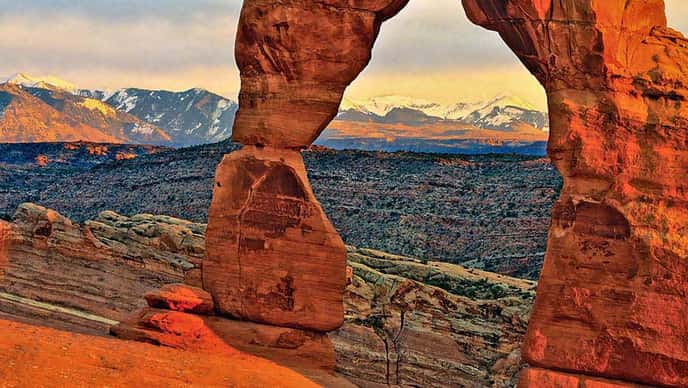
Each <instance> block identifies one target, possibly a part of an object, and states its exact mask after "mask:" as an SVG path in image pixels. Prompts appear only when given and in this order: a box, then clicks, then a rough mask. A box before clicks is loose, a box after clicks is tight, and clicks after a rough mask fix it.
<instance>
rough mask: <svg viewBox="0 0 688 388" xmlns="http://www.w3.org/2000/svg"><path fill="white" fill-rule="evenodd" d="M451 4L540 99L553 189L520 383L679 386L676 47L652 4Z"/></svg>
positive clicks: (682, 330)
mask: <svg viewBox="0 0 688 388" xmlns="http://www.w3.org/2000/svg"><path fill="white" fill-rule="evenodd" d="M463 3H464V8H465V10H466V13H467V14H468V16H469V18H470V19H471V20H472V21H473V22H475V23H477V24H479V25H481V26H483V27H486V28H488V29H490V30H494V31H497V32H499V34H500V35H501V37H502V38H503V39H504V40H505V41H506V43H507V44H508V45H509V46H510V47H511V49H512V50H513V51H514V52H515V53H516V54H517V55H518V57H519V58H520V59H521V61H522V62H523V63H524V64H525V66H526V67H527V68H528V69H529V70H530V71H531V72H532V73H533V74H534V75H535V76H536V77H537V78H538V80H539V81H540V82H541V83H542V84H543V86H544V87H545V89H546V91H547V95H548V99H549V109H550V118H551V125H550V129H551V134H550V143H549V149H548V151H549V155H550V157H551V158H552V160H553V161H554V163H555V164H556V166H557V168H558V169H559V170H560V171H561V173H562V175H563V177H564V182H565V183H564V188H563V192H562V194H561V198H560V200H559V202H558V203H557V204H556V206H555V208H554V210H553V213H552V225H551V228H550V234H549V243H548V252H547V257H546V259H545V265H544V268H543V271H542V275H541V278H540V283H539V287H538V292H537V300H536V304H535V308H534V311H533V314H532V317H531V321H530V326H529V333H528V335H527V339H526V343H525V345H524V351H523V354H524V356H525V358H526V360H527V361H528V362H529V363H530V364H531V365H532V366H535V367H539V368H543V369H531V370H529V371H528V372H526V373H525V375H524V376H523V378H522V380H521V381H522V385H523V386H529V387H530V386H532V387H548V386H586V387H588V386H597V385H596V382H595V381H596V380H594V379H590V378H587V377H580V376H578V377H576V376H574V375H568V376H567V375H565V374H562V373H558V372H552V371H568V372H572V373H574V374H583V375H588V376H591V375H592V376H598V377H606V378H610V379H619V380H624V381H629V382H635V383H644V384H650V385H662V386H687V385H688V320H686V319H685V317H686V316H688V179H686V178H688V103H687V102H686V98H688V88H687V87H688V83H687V82H686V81H687V78H688V73H687V72H686V68H687V66H688V41H687V40H686V39H685V38H684V37H683V36H682V35H681V34H680V33H678V32H676V31H673V30H671V29H669V28H667V27H666V18H665V14H664V3H663V1H662V0H563V1H553V0H463ZM556 384H560V385H556ZM604 386H607V385H604ZM619 386H621V385H619ZM623 386H625V385H623Z"/></svg>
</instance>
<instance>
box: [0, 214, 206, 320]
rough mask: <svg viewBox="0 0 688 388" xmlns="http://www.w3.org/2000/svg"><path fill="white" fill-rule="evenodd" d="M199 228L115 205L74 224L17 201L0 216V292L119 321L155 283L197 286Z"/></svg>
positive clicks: (201, 227)
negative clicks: (6, 217) (10, 213)
mask: <svg viewBox="0 0 688 388" xmlns="http://www.w3.org/2000/svg"><path fill="white" fill-rule="evenodd" d="M204 232H205V226H204V225H200V224H193V223H191V222H188V221H183V220H178V219H174V218H171V217H165V216H152V215H137V216H133V217H125V216H121V215H118V214H115V213H113V212H103V213H101V214H100V216H99V217H98V218H97V219H95V220H92V221H87V222H86V223H85V224H84V225H75V224H73V223H72V222H71V220H69V219H67V218H65V217H63V216H62V215H60V214H58V213H57V212H55V211H52V210H49V209H45V208H43V207H40V206H37V205H34V204H28V203H27V204H22V205H21V206H19V208H18V209H17V211H16V213H15V215H14V217H13V221H12V222H11V223H9V222H5V221H0V292H4V293H8V294H12V295H17V296H21V297H25V298H28V299H35V300H39V301H42V302H46V303H50V304H53V305H57V306H62V307H67V308H74V309H77V310H82V311H88V312H92V313H94V314H97V315H101V316H105V317H108V318H110V319H114V320H121V319H124V318H125V317H127V316H128V315H129V314H130V313H132V312H133V311H134V310H136V309H137V308H142V307H144V306H145V301H144V300H143V298H142V297H143V295H144V294H145V293H146V292H148V291H150V290H153V289H156V288H159V287H160V285H161V284H168V283H180V282H184V281H185V279H186V280H187V282H188V283H191V284H193V285H200V284H198V283H200V263H201V261H202V259H203V254H204V247H203V244H204ZM3 252H4V253H3ZM14 308H15V307H13V306H10V305H4V304H0V311H4V310H8V311H5V312H8V313H12V312H14V311H11V310H13V309H14Z"/></svg>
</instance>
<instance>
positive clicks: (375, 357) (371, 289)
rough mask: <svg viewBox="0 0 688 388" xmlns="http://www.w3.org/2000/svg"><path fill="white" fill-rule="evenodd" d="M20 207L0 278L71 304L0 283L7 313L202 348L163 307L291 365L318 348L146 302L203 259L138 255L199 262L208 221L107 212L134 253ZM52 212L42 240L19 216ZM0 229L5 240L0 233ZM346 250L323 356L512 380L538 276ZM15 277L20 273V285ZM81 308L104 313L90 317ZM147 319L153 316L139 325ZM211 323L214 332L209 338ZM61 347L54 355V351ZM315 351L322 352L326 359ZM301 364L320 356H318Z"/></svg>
mask: <svg viewBox="0 0 688 388" xmlns="http://www.w3.org/2000/svg"><path fill="white" fill-rule="evenodd" d="M22 209H32V211H28V210H23V211H18V212H17V214H16V217H15V220H14V221H13V222H11V223H7V222H0V232H2V231H4V232H2V233H0V241H5V243H3V244H1V245H0V249H2V248H5V251H6V254H5V255H2V254H0V274H3V275H2V276H0V286H1V287H3V289H4V290H9V291H10V292H11V293H14V294H16V296H17V297H21V298H27V299H31V300H38V301H42V302H43V304H41V306H44V305H49V306H50V305H51V304H52V305H54V306H56V307H69V308H72V309H74V310H76V311H75V312H72V313H71V314H66V313H65V312H64V311H61V310H55V309H53V310H46V309H45V308H36V307H32V306H28V305H27V304H26V303H23V302H22V299H17V300H18V301H19V302H13V301H11V300H7V299H4V298H3V297H2V294H1V292H7V291H0V311H4V312H5V314H9V316H10V317H15V319H21V320H23V321H28V322H30V323H32V324H36V325H47V326H50V327H55V328H60V329H65V330H70V331H79V332H87V333H90V334H100V335H103V334H105V333H107V330H108V329H109V328H110V326H111V325H112V323H109V324H108V323H107V320H110V321H118V322H122V323H123V324H124V325H123V326H121V327H120V328H121V329H123V330H129V331H128V332H127V333H124V332H122V336H123V337H124V338H129V339H137V340H145V339H146V338H148V339H151V338H153V339H154V340H153V341H148V342H154V343H156V341H157V343H162V342H163V341H166V342H167V344H168V346H169V345H173V346H176V347H178V348H185V349H189V350H192V351H196V352H198V351H199V348H200V349H203V347H204V346H205V347H206V349H208V347H207V342H206V343H203V342H200V343H196V342H194V340H193V338H195V336H193V335H191V336H189V338H186V337H185V338H179V337H177V336H176V334H175V335H170V334H169V333H168V334H165V332H164V331H163V330H162V329H161V328H160V327H161V326H162V327H174V325H172V326H168V325H166V324H165V325H163V323H164V322H166V320H165V319H164V318H165V317H172V318H176V317H182V318H184V319H183V321H187V320H188V319H190V320H191V322H195V324H193V325H190V327H192V328H193V327H196V328H199V327H200V328H203V327H205V328H206V329H208V330H207V331H203V330H201V331H200V333H201V334H203V333H205V334H206V336H205V337H204V338H215V339H217V336H216V335H215V334H217V333H222V338H225V339H227V340H223V341H221V342H214V343H215V344H216V345H222V343H225V344H227V343H229V344H230V345H231V346H233V347H235V348H237V349H239V350H241V351H244V352H248V353H250V354H254V355H258V356H261V357H268V356H270V355H271V354H276V353H280V352H281V353H280V354H282V355H283V356H284V357H285V358H286V359H287V360H286V361H285V360H278V363H279V364H280V365H288V364H286V362H288V361H289V359H290V358H294V355H298V354H303V353H308V352H305V351H304V349H309V347H310V346H311V345H313V348H314V349H320V350H321V351H322V350H324V349H326V348H323V347H322V344H320V342H319V341H320V340H319V339H318V338H324V335H323V334H321V333H307V332H306V331H302V330H298V329H291V328H279V327H268V326H264V325H260V324H255V323H251V322H236V321H231V320H228V319H224V318H221V317H208V316H191V318H189V316H190V315H189V314H184V313H182V312H171V311H169V310H168V311H160V310H159V309H150V308H147V307H146V301H145V300H144V298H143V296H144V295H145V294H146V293H149V292H154V291H155V290H157V289H160V288H161V287H162V288H165V287H164V286H165V285H166V284H173V283H178V282H179V281H180V279H182V278H184V276H185V274H189V273H190V272H194V271H200V268H196V267H194V269H191V270H186V269H185V268H186V266H178V265H167V266H161V265H160V264H159V262H158V261H156V262H155V264H153V263H151V264H150V265H151V268H150V269H147V268H146V267H147V266H148V265H149V261H148V259H146V260H143V261H142V260H141V257H144V258H150V257H157V258H158V259H160V260H162V261H161V262H169V261H170V260H171V259H172V258H174V262H177V261H179V260H182V261H183V262H188V263H196V264H194V265H198V266H202V265H203V260H198V261H197V260H196V258H197V257H203V255H204V252H203V247H204V235H203V233H202V231H203V230H204V229H205V226H204V225H201V224H192V223H189V222H186V221H182V220H175V219H171V218H169V217H157V216H150V215H146V216H132V217H124V216H120V215H117V214H115V213H111V212H106V213H103V214H106V215H108V216H107V217H106V219H108V220H111V221H103V220H102V219H101V221H99V222H102V223H104V224H108V225H110V227H109V228H107V230H109V232H108V233H107V235H110V236H118V237H117V238H116V239H117V241H120V242H121V243H122V244H125V245H130V246H131V247H132V249H133V247H136V250H135V251H136V252H138V253H137V256H132V252H130V251H128V250H116V249H112V247H111V245H113V244H110V245H106V244H102V245H98V246H93V245H91V243H89V242H88V240H86V239H84V238H81V237H79V238H75V236H82V234H81V233H83V230H84V228H85V227H84V226H79V225H74V224H72V223H71V221H69V220H67V219H66V218H64V217H62V216H61V215H59V214H57V213H55V212H52V211H50V210H48V209H44V208H41V207H38V206H36V205H30V204H26V205H22ZM49 213H50V214H52V215H51V216H50V217H51V218H52V219H53V220H61V222H60V223H57V225H60V226H59V227H53V228H52V231H51V233H50V237H49V238H48V239H47V244H46V242H45V239H46V238H45V236H44V235H42V234H40V233H39V234H37V235H34V234H33V233H31V232H30V231H32V230H33V228H28V229H27V225H39V224H37V223H36V222H35V220H36V219H47V218H48V214H49ZM102 217H103V216H102V215H101V218H102ZM112 220H119V221H117V222H114V221H112ZM125 220H129V221H126V222H125ZM131 220H146V225H147V226H146V228H145V229H146V230H158V231H162V230H167V231H172V230H188V231H195V232H192V233H191V235H190V236H191V237H189V238H188V239H187V242H188V243H190V242H191V241H193V242H194V243H193V244H191V245H190V246H192V247H197V248H198V249H195V248H194V249H190V248H189V249H180V250H178V249H174V250H168V249H166V248H163V247H167V246H168V245H163V244H161V243H160V240H159V238H160V235H159V234H155V233H154V234H152V235H153V236H156V235H157V236H158V237H148V238H141V237H140V235H139V234H136V233H133V232H132V231H131V229H132V227H133V226H134V225H137V224H138V222H133V221H131ZM87 224H92V222H87ZM40 225H47V224H40ZM52 225H56V223H55V222H53V224H52ZM64 225H70V226H69V228H67V227H66V226H64ZM175 225H176V226H175ZM44 229H45V228H44ZM61 230H70V231H71V232H70V233H65V232H62V231H61ZM77 231H81V232H77ZM3 235H4V236H6V237H7V238H8V239H6V240H1V239H2V236H3ZM98 235H99V236H101V238H102V237H103V236H104V235H103V234H101V233H98ZM175 235H176V234H175ZM20 237H21V238H20ZM129 239H135V240H137V241H138V243H136V244H134V242H133V241H130V240H129ZM8 241H9V243H8ZM41 244H43V245H41ZM39 245H40V246H43V248H42V250H40V251H36V252H34V253H35V254H26V252H33V251H32V249H34V247H35V246H39ZM114 245H115V246H120V245H118V244H114ZM58 251H59V252H61V253H60V254H59V255H58V254H57V253H56V252H58ZM86 252H88V255H86ZM0 253H1V251H0ZM39 254H40V255H45V256H44V257H43V256H40V255H39ZM348 256H349V263H350V265H351V266H352V267H353V270H352V273H351V281H352V284H350V285H349V286H348V287H347V289H346V292H345V293H344V308H343V309H344V310H345V311H346V320H345V322H344V325H343V326H342V328H341V329H339V330H337V331H335V332H332V333H329V334H328V336H329V337H330V340H331V342H332V346H334V355H335V357H336V358H335V361H332V360H331V359H327V360H329V361H327V362H328V363H332V362H336V366H335V367H336V370H337V372H338V373H339V374H340V375H344V376H346V377H347V378H348V379H350V380H351V381H354V382H355V383H356V384H357V385H359V386H363V387H376V386H380V385H386V384H387V382H388V381H389V382H390V383H396V382H397V381H399V382H400V383H401V384H404V385H412V384H415V385H419V386H444V385H447V384H449V385H455V386H462V385H468V386H473V385H479V386H491V387H511V386H513V385H514V384H515V381H516V380H517V376H518V371H519V370H520V368H521V366H522V363H521V361H520V352H519V348H520V346H521V343H522V340H523V335H524V333H525V332H526V325H527V320H528V315H529V311H530V307H531V304H532V301H533V299H534V289H535V283H533V282H530V281H523V280H519V279H514V278H509V277H505V276H500V275H496V274H492V273H488V272H482V271H478V270H468V269H464V268H463V267H460V266H456V265H451V264H443V263H436V262H426V261H423V260H417V259H409V258H405V257H400V256H394V255H389V254H385V253H382V252H378V251H374V250H367V249H355V248H349V252H348ZM166 257H167V258H169V259H165V258H166ZM45 262H49V263H51V265H53V266H55V268H60V270H59V271H49V270H44V271H40V272H37V271H35V270H34V268H42V266H44V265H50V264H45ZM39 264H40V265H39ZM58 266H59V267H58ZM92 273H93V274H92ZM95 273H98V274H99V276H100V277H102V278H103V281H102V282H101V281H97V280H98V279H99V278H98V277H96V276H95ZM67 275H69V276H70V278H69V283H68V284H69V285H70V286H69V287H63V288H60V292H59V293H56V291H55V289H54V288H55V287H54V286H50V285H53V284H60V285H62V284H65V283H64V282H65V280H64V278H65V276H67ZM20 277H22V278H24V279H27V280H26V281H23V282H21V283H20V284H19V278H20ZM109 282H113V283H114V284H117V289H116V290H114V291H113V290H112V289H111V288H110V287H109V286H108V284H109ZM103 284H105V285H103ZM19 285H21V286H19ZM180 287H181V286H180ZM115 291H116V292H115ZM49 306H48V307H49ZM39 307H40V306H39ZM87 314H94V315H97V316H99V317H101V318H102V319H100V320H99V321H92V320H90V319H88V318H89V316H88V315H87ZM0 315H2V313H0ZM402 315H403V317H404V318H403V323H402V320H401V319H402V318H401V317H402ZM6 316H7V315H4V316H3V317H6ZM155 317H157V318H155ZM89 322H91V323H89ZM145 322H149V323H148V324H143V325H141V323H145ZM199 322H200V323H201V324H200V325H199V324H198V323H199ZM156 325H157V326H156ZM127 326H128V327H127ZM402 328H403V329H402ZM3 330H4V329H3ZM8 330H9V329H8ZM0 331H1V330H0ZM192 331H193V332H195V331H194V330H192ZM211 333H215V334H213V336H211V337H208V335H210V334H211ZM187 334H188V332H187ZM155 338H158V339H157V340H155ZM385 342H387V347H386V346H385ZM108 343H109V342H108ZM309 344H310V345H309ZM318 344H320V345H318ZM196 345H201V346H196ZM315 345H318V346H315ZM74 346H75V347H77V346H78V345H74ZM136 349H139V348H136ZM210 349H211V350H212V346H211V347H210ZM277 350H279V352H278V351H277ZM36 351H37V352H38V351H39V349H36ZM0 354H1V353H0ZM175 354H176V353H175ZM317 354H322V353H317ZM58 355H59V357H62V354H61V353H60V354H58ZM58 355H56V357H57V356H58ZM64 356H65V357H67V356H68V355H64ZM3 357H7V356H3ZM37 357H38V356H37ZM0 358H2V357H0ZM318 358H320V359H322V360H326V357H320V356H318ZM362 360H363V361H362ZM297 364H298V363H297ZM308 365H320V366H322V364H321V363H318V364H312V363H310V364H308ZM296 367H298V365H296V366H295V367H294V368H296ZM330 367H331V365H330ZM318 369H319V370H322V368H320V367H318ZM304 373H305V372H304ZM325 377H326V376H325Z"/></svg>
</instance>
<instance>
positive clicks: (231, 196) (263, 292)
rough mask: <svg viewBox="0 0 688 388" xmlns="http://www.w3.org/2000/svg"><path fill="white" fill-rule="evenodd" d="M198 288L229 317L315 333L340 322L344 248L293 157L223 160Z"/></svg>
mask: <svg viewBox="0 0 688 388" xmlns="http://www.w3.org/2000/svg"><path fill="white" fill-rule="evenodd" d="M203 284H204V289H206V290H207V291H209V292H210V293H211V294H212V295H213V297H214V299H215V302H216V304H217V308H218V311H219V312H221V313H223V314H228V315H230V316H232V317H236V318H241V319H247V320H251V321H254V322H262V323H268V324H272V325H278V326H287V327H294V328H303V329H310V330H316V331H329V330H334V329H336V328H338V327H339V326H341V324H342V323H343V320H344V310H343V305H342V299H343V293H344V288H345V287H346V248H345V247H344V243H343V242H342V239H341V238H340V237H339V235H338V234H337V232H336V231H335V229H334V227H333V226H332V224H331V223H330V221H329V220H328V219H327V217H326V216H325V214H324V213H323V210H322V208H321V207H320V204H318V202H317V200H316V199H315V197H314V196H313V191H312V189H311V187H310V184H309V183H308V179H307V177H306V170H305V167H304V164H303V159H302V157H301V154H300V153H299V152H297V151H291V150H280V149H274V148H258V147H251V146H248V147H245V148H244V149H242V150H241V151H238V152H234V153H232V154H229V155H226V156H225V158H224V160H223V161H222V162H221V163H220V166H219V167H218V170H217V174H216V185H215V191H214V195H213V202H212V205H211V207H210V211H209V215H208V229H207V235H206V259H205V261H204V264H203Z"/></svg>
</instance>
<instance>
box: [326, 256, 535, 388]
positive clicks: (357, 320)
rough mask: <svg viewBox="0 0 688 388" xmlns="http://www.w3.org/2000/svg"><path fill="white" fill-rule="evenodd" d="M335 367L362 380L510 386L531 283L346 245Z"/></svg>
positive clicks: (513, 382) (418, 384)
mask: <svg viewBox="0 0 688 388" xmlns="http://www.w3.org/2000/svg"><path fill="white" fill-rule="evenodd" d="M349 263H350V265H351V267H352V268H353V276H352V283H351V284H350V285H349V286H348V287H347V291H346V294H345V299H344V300H345V307H346V322H345V323H344V326H342V328H341V329H339V330H337V331H335V332H333V333H332V334H330V336H331V337H332V341H333V342H334V346H335V350H336V354H337V370H338V371H339V372H340V373H342V374H344V375H345V376H349V377H350V378H351V379H352V381H354V382H355V383H356V384H358V385H359V386H362V387H368V386H374V384H387V385H393V386H405V387H413V386H415V387H442V386H445V387H446V386H450V387H473V386H480V387H512V386H515V385H516V381H517V380H518V374H519V370H520V369H521V367H522V363H521V352H520V349H521V343H522V342H521V341H522V339H523V336H524V335H525V332H526V327H527V323H528V317H529V314H530V306H531V303H532V300H533V299H534V296H535V292H534V291H535V284H534V283H533V282H529V281H524V280H519V279H514V278H509V277H505V276H501V275H496V274H493V273H489V272H483V271H480V270H466V269H464V268H463V267H460V266H456V265H451V264H444V263H438V262H423V261H420V260H414V259H410V258H406V257H400V256H394V255H389V254H385V253H382V252H377V251H373V250H368V249H354V248H350V251H349Z"/></svg>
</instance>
